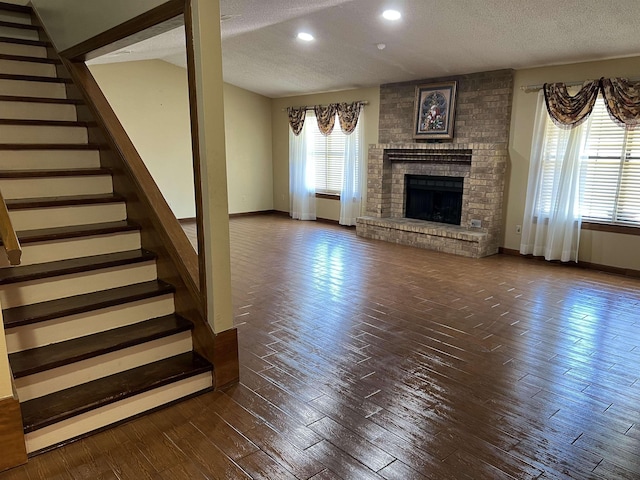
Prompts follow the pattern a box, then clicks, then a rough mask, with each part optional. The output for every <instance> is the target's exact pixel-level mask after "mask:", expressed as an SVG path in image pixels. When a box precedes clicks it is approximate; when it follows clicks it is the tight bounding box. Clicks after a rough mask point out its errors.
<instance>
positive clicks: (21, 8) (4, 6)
mask: <svg viewBox="0 0 640 480" xmlns="http://www.w3.org/2000/svg"><path fill="white" fill-rule="evenodd" d="M0 10H10V11H12V12H22V13H29V14H31V12H32V10H31V7H28V6H26V5H16V4H14V3H6V2H0Z"/></svg>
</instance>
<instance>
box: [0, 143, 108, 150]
mask: <svg viewBox="0 0 640 480" xmlns="http://www.w3.org/2000/svg"><path fill="white" fill-rule="evenodd" d="M100 148H101V145H99V144H97V143H0V150H100Z"/></svg>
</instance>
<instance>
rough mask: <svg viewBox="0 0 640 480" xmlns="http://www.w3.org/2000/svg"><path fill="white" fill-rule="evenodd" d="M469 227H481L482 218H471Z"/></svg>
mask: <svg viewBox="0 0 640 480" xmlns="http://www.w3.org/2000/svg"><path fill="white" fill-rule="evenodd" d="M471 228H482V220H478V219H474V220H471Z"/></svg>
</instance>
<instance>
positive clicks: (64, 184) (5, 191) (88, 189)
mask: <svg viewBox="0 0 640 480" xmlns="http://www.w3.org/2000/svg"><path fill="white" fill-rule="evenodd" d="M1 165H2V162H1V161H0V166H1ZM0 192H2V196H3V197H4V199H5V200H14V199H20V198H46V197H63V196H66V195H91V194H102V193H113V185H112V183H111V175H108V174H105V175H82V176H78V177H43V178H2V179H0Z"/></svg>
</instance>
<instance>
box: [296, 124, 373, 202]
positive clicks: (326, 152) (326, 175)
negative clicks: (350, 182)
mask: <svg viewBox="0 0 640 480" xmlns="http://www.w3.org/2000/svg"><path fill="white" fill-rule="evenodd" d="M306 121H307V122H309V125H310V127H311V128H307V129H305V131H306V135H307V157H308V158H312V159H313V162H314V165H315V170H316V172H315V173H316V175H315V176H316V192H317V193H327V194H334V195H339V194H340V192H341V191H342V178H343V171H342V169H343V166H344V151H345V138H346V135H345V134H344V133H342V130H341V129H340V125H339V124H338V120H337V119H336V125H335V127H334V129H333V131H332V132H331V134H330V135H327V136H326V137H325V136H324V135H322V134H321V133H320V130H319V129H318V124H317V122H316V117H315V114H314V113H313V112H307V120H306ZM351 135H355V136H356V145H357V146H356V149H357V150H359V149H360V148H361V147H360V122H359V123H358V125H357V126H356V129H355V130H354V131H353V133H351ZM356 155H357V158H360V155H359V152H357V153H356ZM359 169H360V165H359V164H358V165H357V166H356V175H355V177H356V178H360V172H359Z"/></svg>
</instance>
